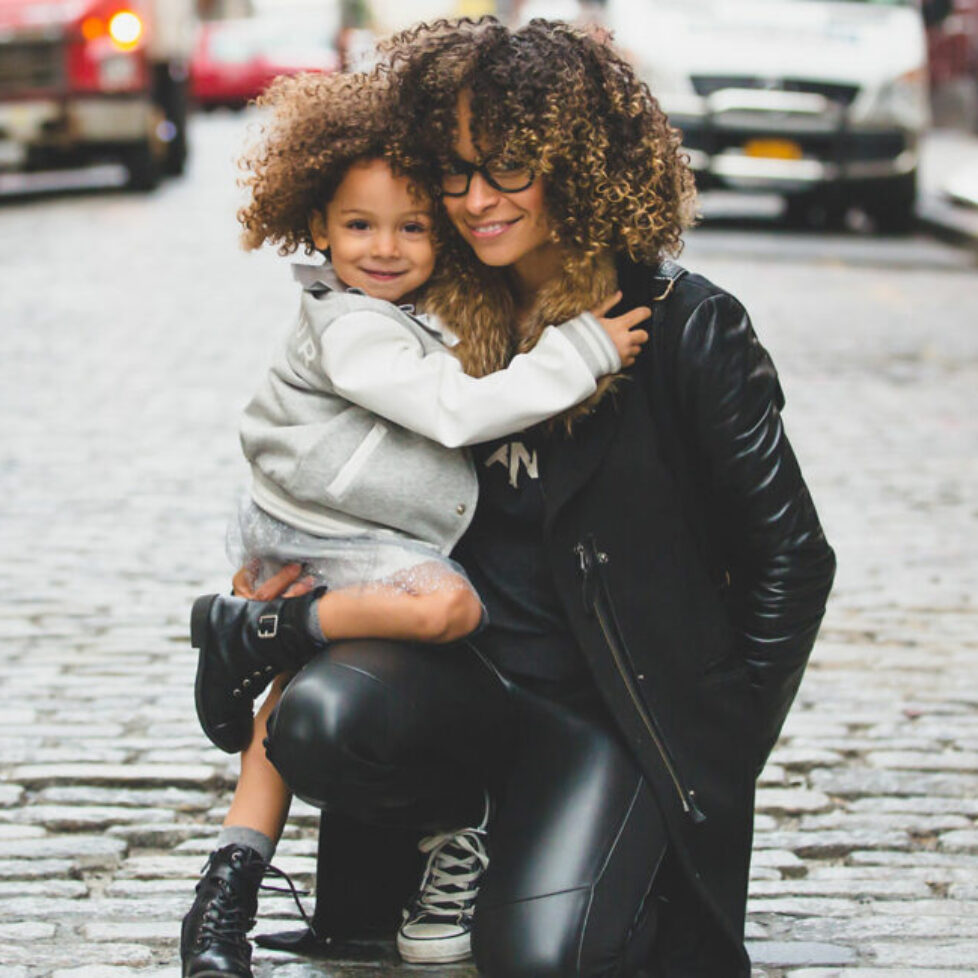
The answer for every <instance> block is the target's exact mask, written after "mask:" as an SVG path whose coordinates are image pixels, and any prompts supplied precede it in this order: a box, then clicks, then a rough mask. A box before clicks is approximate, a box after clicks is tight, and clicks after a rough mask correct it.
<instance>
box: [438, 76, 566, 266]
mask: <svg viewBox="0 0 978 978" xmlns="http://www.w3.org/2000/svg"><path fill="white" fill-rule="evenodd" d="M471 120H472V112H471V108H470V99H469V95H468V93H467V92H462V93H461V94H460V95H459V99H458V136H457V139H456V142H455V147H454V153H455V156H457V157H458V158H459V159H460V160H464V161H466V162H467V163H475V162H476V161H477V160H478V153H477V151H476V148H475V145H474V143H473V140H472V130H471ZM442 203H443V205H444V207H445V211H446V213H447V214H448V216H449V218H450V220H451V221H452V223H453V224H454V225H455V227H456V228H457V229H458V232H459V234H461V236H462V237H463V238H464V239H465V241H466V242H467V243H468V244H469V245H470V246H471V248H472V250H473V251H474V252H475V254H476V257H477V258H478V259H479V261H481V262H483V263H484V264H486V265H492V266H494V267H497V268H501V267H508V266H512V267H513V269H514V271H515V272H516V273H517V275H518V276H520V277H522V278H526V279H527V280H538V279H540V277H541V273H543V280H545V279H546V278H549V277H550V275H551V274H554V273H555V272H556V271H557V270H558V269H559V267H560V251H561V249H560V246H559V245H557V244H556V243H555V242H554V241H553V239H552V237H551V230H552V226H551V222H550V218H549V216H548V214H547V209H546V204H545V201H544V181H543V178H542V177H539V176H538V177H537V178H536V179H535V180H534V181H533V183H531V184H530V186H529V187H527V188H526V189H525V190H520V191H518V192H516V193H505V192H503V191H500V190H496V189H495V188H494V187H492V186H491V185H490V184H489V183H488V182H487V181H486V179H485V177H484V176H483V175H482V174H481V173H473V174H472V179H471V181H470V183H469V189H468V191H467V192H466V193H465V194H464V195H463V196H461V197H449V196H445V197H443V198H442ZM533 284H541V283H539V282H534V283H533Z"/></svg>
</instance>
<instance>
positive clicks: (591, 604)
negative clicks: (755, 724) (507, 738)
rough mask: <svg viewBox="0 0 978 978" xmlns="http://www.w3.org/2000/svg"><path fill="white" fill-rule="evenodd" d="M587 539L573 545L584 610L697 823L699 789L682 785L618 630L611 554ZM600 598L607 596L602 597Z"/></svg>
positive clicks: (701, 817) (700, 814)
mask: <svg viewBox="0 0 978 978" xmlns="http://www.w3.org/2000/svg"><path fill="white" fill-rule="evenodd" d="M586 539H587V542H586V543H578V544H577V545H576V546H575V547H574V553H575V554H576V555H577V559H578V561H579V564H580V570H581V577H582V579H583V583H582V587H583V592H582V597H583V599H584V610H585V611H587V612H588V613H589V614H592V615H594V616H595V617H596V618H597V620H598V626H599V627H600V629H601V634H602V635H603V636H604V640H605V644H606V645H607V646H608V650H609V651H610V652H611V657H612V659H613V660H614V663H615V667H616V668H617V670H618V674H619V675H620V676H621V679H622V682H623V683H624V684H625V689H626V690H627V691H628V695H629V697H630V698H631V700H632V704H633V705H634V707H635V711H636V713H638V715H639V717H640V718H641V720H642V723H643V724H644V726H645V729H646V730H647V731H648V734H649V737H650V738H651V740H652V743H653V744H654V745H655V748H656V750H657V751H658V752H659V757H660V758H661V759H662V764H663V766H664V767H665V769H666V773H667V774H668V775H669V778H670V780H671V781H672V784H673V786H674V787H675V789H676V794H677V795H678V796H679V802H680V804H681V805H682V808H683V811H684V812H685V813H686V814H687V815H688V816H689V817H690V818H691V819H692V820H693V822H694V823H695V824H697V825H698V824H699V823H700V822H704V821H706V816H705V815H704V814H703V812H702V811H700V809H699V807H698V806H697V804H696V792H695V791H693V790H692V789H689V788H685V787H684V786H683V783H682V780H681V779H680V777H679V773H678V771H677V770H676V764H675V762H674V761H673V759H672V755H671V754H670V752H669V749H668V748H667V747H666V744H665V741H664V740H663V739H662V735H661V734H660V733H659V726H658V724H657V723H656V721H655V717H654V716H653V715H652V713H651V712H650V711H649V708H648V707H647V706H646V704H645V701H644V700H643V699H642V697H641V694H640V693H639V690H638V688H637V686H636V684H635V679H634V677H633V676H632V674H631V670H630V669H629V667H628V664H627V658H626V655H627V653H626V652H625V650H624V642H623V641H622V640H620V639H619V637H618V635H617V634H616V631H617V629H616V628H615V625H614V622H613V621H612V618H611V615H610V605H611V596H610V594H609V593H608V588H607V584H606V582H605V580H604V577H603V575H602V574H601V570H600V567H601V565H602V564H607V563H608V555H607V554H606V553H602V552H600V551H599V550H598V549H597V546H596V545H595V542H594V538H593V537H591V536H588V537H587V538H586ZM598 590H600V592H601V593H600V596H599V595H598V594H597V593H596V592H597V591H598ZM601 598H603V599H604V600H603V601H602V600H600V599H601ZM606 605H607V607H606Z"/></svg>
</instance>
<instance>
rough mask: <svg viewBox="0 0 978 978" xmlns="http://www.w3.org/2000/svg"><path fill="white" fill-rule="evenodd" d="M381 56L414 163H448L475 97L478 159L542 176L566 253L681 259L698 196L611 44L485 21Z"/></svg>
mask: <svg viewBox="0 0 978 978" xmlns="http://www.w3.org/2000/svg"><path fill="white" fill-rule="evenodd" d="M385 52H386V55H387V57H388V59H389V64H390V66H391V71H392V72H393V73H394V74H395V75H396V77H397V79H398V83H399V84H398V87H399V91H400V103H399V109H398V115H399V117H400V122H401V123H402V124H403V136H404V138H405V140H406V141H407V143H408V145H402V146H401V147H400V148H401V149H402V151H403V152H404V153H405V156H406V157H410V155H411V147H410V143H411V142H413V143H414V145H415V147H416V149H415V154H416V155H417V157H418V163H419V164H421V163H424V162H425V161H426V160H427V161H428V162H429V164H430V161H432V160H439V159H441V160H444V159H445V157H446V155H447V153H448V151H449V150H450V147H451V146H452V145H453V143H454V140H455V137H456V129H457V122H456V109H457V98H458V94H459V92H460V91H464V90H468V91H470V92H471V94H472V103H471V108H472V119H473V126H474V128H475V132H474V133H473V137H474V141H475V144H476V147H477V149H478V150H479V153H480V157H482V158H484V157H485V156H486V155H490V154H492V153H493V152H496V151H498V150H500V149H505V151H506V154H507V156H508V157H509V156H513V157H516V158H517V159H520V160H523V161H526V162H528V163H530V164H531V165H532V166H533V168H534V169H535V171H536V172H537V173H539V174H542V175H543V176H545V177H546V179H547V182H546V191H547V203H548V205H549V208H548V209H549V212H550V217H551V221H552V222H553V224H554V229H555V234H556V237H557V239H558V240H559V241H560V242H561V243H563V244H565V245H567V246H569V247H570V248H571V249H572V250H574V251H576V252H578V254H582V253H583V254H584V255H594V254H597V253H599V252H601V251H607V250H611V251H612V252H615V253H621V252H625V253H627V254H628V255H629V256H630V257H631V258H632V259H634V260H636V261H640V262H651V261H656V260H658V259H660V258H661V257H662V256H663V255H664V254H678V252H679V251H680V250H681V247H682V245H681V234H682V231H683V228H684V227H685V226H686V225H687V224H688V223H689V219H690V217H691V212H692V200H693V195H694V187H693V178H692V173H691V171H690V169H689V165H688V159H687V157H686V156H685V155H684V154H683V153H682V151H681V134H680V133H679V132H678V130H676V129H673V128H672V127H671V126H670V125H669V123H668V121H667V119H666V116H665V114H664V113H663V111H662V109H661V108H660V107H659V103H658V102H657V101H656V100H655V98H654V97H653V96H652V94H651V93H650V92H649V89H648V86H647V85H645V83H644V82H641V81H640V80H639V79H638V78H637V77H636V75H635V72H634V70H633V68H632V67H631V65H630V64H628V62H626V61H625V60H624V59H623V58H622V57H621V56H620V55H619V54H618V53H617V52H616V51H615V50H614V48H613V47H612V46H611V45H610V44H609V43H607V41H606V40H605V39H604V38H602V37H600V36H596V35H594V34H591V33H588V32H585V31H582V30H578V29H576V28H574V27H571V26H569V25H567V24H563V23H560V22H557V21H544V20H533V21H531V22H530V23H529V24H528V25H527V26H525V27H522V28H520V29H519V30H516V31H511V30H509V29H507V28H506V27H503V26H502V25H501V24H500V23H499V22H498V21H496V20H495V19H494V18H491V17H485V18H481V19H480V20H478V21H472V20H462V21H454V22H453V21H446V20H440V21H436V22H434V23H432V24H421V25H419V26H417V27H414V28H412V29H410V30H407V31H404V32H403V33H401V34H399V35H397V36H395V37H394V38H392V39H391V40H390V41H389V42H387V44H386V45H385ZM429 172H430V171H429ZM429 179H431V180H432V181H436V179H437V177H436V175H434V174H431V175H430V176H429ZM432 189H435V188H434V187H433V188H432Z"/></svg>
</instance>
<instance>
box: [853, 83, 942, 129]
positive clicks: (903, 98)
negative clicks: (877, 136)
mask: <svg viewBox="0 0 978 978" xmlns="http://www.w3.org/2000/svg"><path fill="white" fill-rule="evenodd" d="M866 121H867V122H874V123H877V124H881V125H896V126H900V127H901V128H904V129H912V130H914V131H918V132H919V131H920V130H921V129H924V128H926V126H927V124H928V123H929V122H930V101H929V96H928V90H927V69H926V68H923V67H921V68H914V69H912V70H911V71H907V72H904V73H903V74H902V75H900V76H899V77H898V78H894V79H893V80H892V81H890V82H887V84H885V85H884V86H883V87H882V88H880V90H879V94H878V95H877V96H876V100H875V101H874V102H873V103H872V105H871V107H870V110H869V112H868V114H867V117H866Z"/></svg>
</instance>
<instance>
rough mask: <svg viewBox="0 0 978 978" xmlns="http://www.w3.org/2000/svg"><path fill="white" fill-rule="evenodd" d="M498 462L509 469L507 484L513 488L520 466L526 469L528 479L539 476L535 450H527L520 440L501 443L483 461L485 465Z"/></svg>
mask: <svg viewBox="0 0 978 978" xmlns="http://www.w3.org/2000/svg"><path fill="white" fill-rule="evenodd" d="M497 462H498V463H499V464H500V465H502V466H505V467H506V468H507V469H509V484H510V485H511V486H512V487H513V488H514V489H515V488H516V487H517V484H518V483H519V478H520V466H521V465H522V466H523V468H525V469H526V474H527V477H528V478H530V479H538V478H540V473H539V469H538V466H537V452H536V449H534V450H533V451H532V452H531V451H529V450H528V449H527V447H526V445H524V444H523V442H521V441H513V442H510V443H509V444H508V445H501V446H500V447H499V448H497V449H496V450H495V451H494V452H493V453H492V455H490V456H489V458H487V459H486V461H485V462H484V465H485V467H486V468H487V469H488V468H489V466H491V465H495V464H496V463H497Z"/></svg>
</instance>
